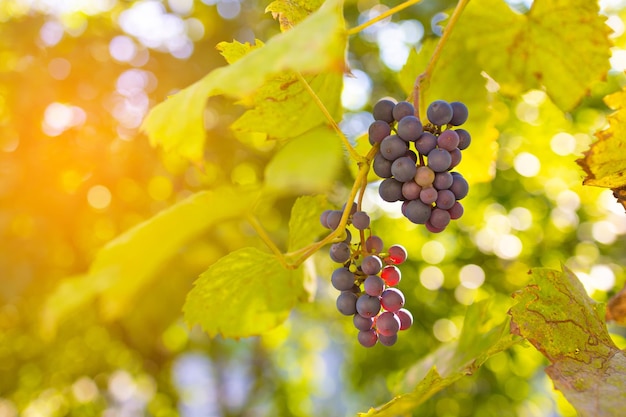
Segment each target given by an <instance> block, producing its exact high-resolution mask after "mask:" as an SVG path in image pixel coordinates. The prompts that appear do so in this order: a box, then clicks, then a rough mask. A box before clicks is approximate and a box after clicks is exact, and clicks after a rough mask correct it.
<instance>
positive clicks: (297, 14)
mask: <svg viewBox="0 0 626 417" xmlns="http://www.w3.org/2000/svg"><path fill="white" fill-rule="evenodd" d="M322 3H323V0H309V1H307V0H276V1H273V2H271V3H270V4H269V5H268V6H267V8H266V9H265V13H267V12H272V16H273V17H274V19H278V22H279V23H280V30H281V31H283V32H284V31H286V30H288V29H291V28H292V27H294V26H295V25H296V24H298V23H300V22H301V21H302V20H304V18H305V17H307V16H308V15H310V14H311V13H313V12H314V11H315V10H317V9H319V7H320V5H321V4H322Z"/></svg>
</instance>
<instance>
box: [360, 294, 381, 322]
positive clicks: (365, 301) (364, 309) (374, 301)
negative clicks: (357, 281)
mask: <svg viewBox="0 0 626 417" xmlns="http://www.w3.org/2000/svg"><path fill="white" fill-rule="evenodd" d="M356 311H357V312H358V313H359V314H360V315H362V316H363V317H374V316H376V315H377V314H378V312H379V311H380V300H379V299H378V297H373V296H371V295H368V294H362V295H361V296H360V297H359V299H358V300H357V301H356Z"/></svg>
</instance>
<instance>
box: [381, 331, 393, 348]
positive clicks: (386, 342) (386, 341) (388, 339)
mask: <svg viewBox="0 0 626 417" xmlns="http://www.w3.org/2000/svg"><path fill="white" fill-rule="evenodd" d="M378 341H379V342H380V344H381V345H383V346H393V345H395V344H396V342H397V341H398V334H397V333H396V334H394V335H391V336H385V335H382V334H379V335H378Z"/></svg>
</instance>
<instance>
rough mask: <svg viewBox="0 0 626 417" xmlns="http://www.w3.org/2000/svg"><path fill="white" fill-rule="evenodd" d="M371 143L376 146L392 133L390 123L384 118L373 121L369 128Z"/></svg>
mask: <svg viewBox="0 0 626 417" xmlns="http://www.w3.org/2000/svg"><path fill="white" fill-rule="evenodd" d="M368 134H369V141H370V145H372V146H374V145H375V144H377V143H380V142H382V141H383V139H385V138H386V137H387V136H389V135H391V127H390V126H389V123H387V122H385V121H383V120H375V121H374V123H372V124H371V125H370V127H369V130H368Z"/></svg>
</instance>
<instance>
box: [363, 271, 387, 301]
mask: <svg viewBox="0 0 626 417" xmlns="http://www.w3.org/2000/svg"><path fill="white" fill-rule="evenodd" d="M384 290H385V281H383V279H382V278H381V277H379V276H378V275H369V276H368V277H367V278H365V281H363V291H365V293H366V294H367V295H371V296H372V297H380V295H381V294H382V293H383V291H384Z"/></svg>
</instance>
